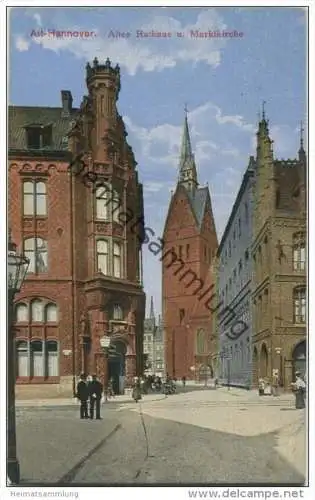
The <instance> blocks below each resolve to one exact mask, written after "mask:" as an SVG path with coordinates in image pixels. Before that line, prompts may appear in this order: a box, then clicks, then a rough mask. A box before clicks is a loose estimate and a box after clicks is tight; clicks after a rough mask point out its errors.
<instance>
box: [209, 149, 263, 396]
mask: <svg viewBox="0 0 315 500" xmlns="http://www.w3.org/2000/svg"><path fill="white" fill-rule="evenodd" d="M254 169H255V160H254V157H253V156H251V157H250V161H249V165H248V167H247V169H246V172H245V174H244V176H243V180H242V184H241V187H240V189H239V192H238V194H237V197H236V200H235V203H234V205H233V208H232V211H231V215H230V217H229V219H228V222H227V225H226V228H225V231H224V233H223V236H222V238H221V242H220V246H219V249H218V254H217V255H218V273H217V293H218V300H219V303H220V304H221V308H218V313H217V315H216V317H217V321H216V325H217V329H218V339H219V358H220V367H221V369H220V370H219V378H220V379H221V380H222V381H223V383H226V384H233V385H238V386H244V387H248V386H250V385H251V366H252V361H251V341H252V340H251V338H252V315H251V277H252V276H251V275H252V266H251V257H250V252H251V244H252V218H253V185H254V179H253V178H254ZM224 309H225V310H226V313H224Z"/></svg>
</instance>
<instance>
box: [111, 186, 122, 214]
mask: <svg viewBox="0 0 315 500" xmlns="http://www.w3.org/2000/svg"><path fill="white" fill-rule="evenodd" d="M120 205H121V201H120V197H119V194H118V193H117V191H115V190H113V200H112V213H113V220H114V221H115V222H119V213H120Z"/></svg>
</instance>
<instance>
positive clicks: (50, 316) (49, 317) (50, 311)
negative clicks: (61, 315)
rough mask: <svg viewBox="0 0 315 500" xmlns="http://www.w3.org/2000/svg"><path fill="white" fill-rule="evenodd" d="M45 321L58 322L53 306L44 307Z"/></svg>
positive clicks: (55, 308)
mask: <svg viewBox="0 0 315 500" xmlns="http://www.w3.org/2000/svg"><path fill="white" fill-rule="evenodd" d="M46 321H47V323H56V322H57V321H58V313H57V306H56V305H55V304H48V305H47V306H46Z"/></svg>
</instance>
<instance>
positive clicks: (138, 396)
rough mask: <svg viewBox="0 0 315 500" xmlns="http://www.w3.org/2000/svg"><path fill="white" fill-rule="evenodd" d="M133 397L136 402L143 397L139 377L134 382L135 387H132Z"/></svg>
mask: <svg viewBox="0 0 315 500" xmlns="http://www.w3.org/2000/svg"><path fill="white" fill-rule="evenodd" d="M132 398H133V399H134V400H135V402H136V403H138V401H139V400H140V399H141V398H142V396H141V385H140V380H139V377H135V378H134V384H133V389H132Z"/></svg>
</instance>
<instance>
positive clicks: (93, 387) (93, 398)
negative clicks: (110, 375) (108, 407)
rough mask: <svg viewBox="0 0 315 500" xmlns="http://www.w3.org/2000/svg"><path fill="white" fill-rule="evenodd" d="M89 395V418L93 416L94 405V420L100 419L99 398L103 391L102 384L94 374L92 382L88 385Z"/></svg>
mask: <svg viewBox="0 0 315 500" xmlns="http://www.w3.org/2000/svg"><path fill="white" fill-rule="evenodd" d="M88 388H89V396H90V419H91V420H93V418H94V407H95V413H96V420H101V399H102V393H103V386H102V384H101V382H100V381H99V380H97V378H96V375H93V376H92V382H90V383H89V385H88Z"/></svg>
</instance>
